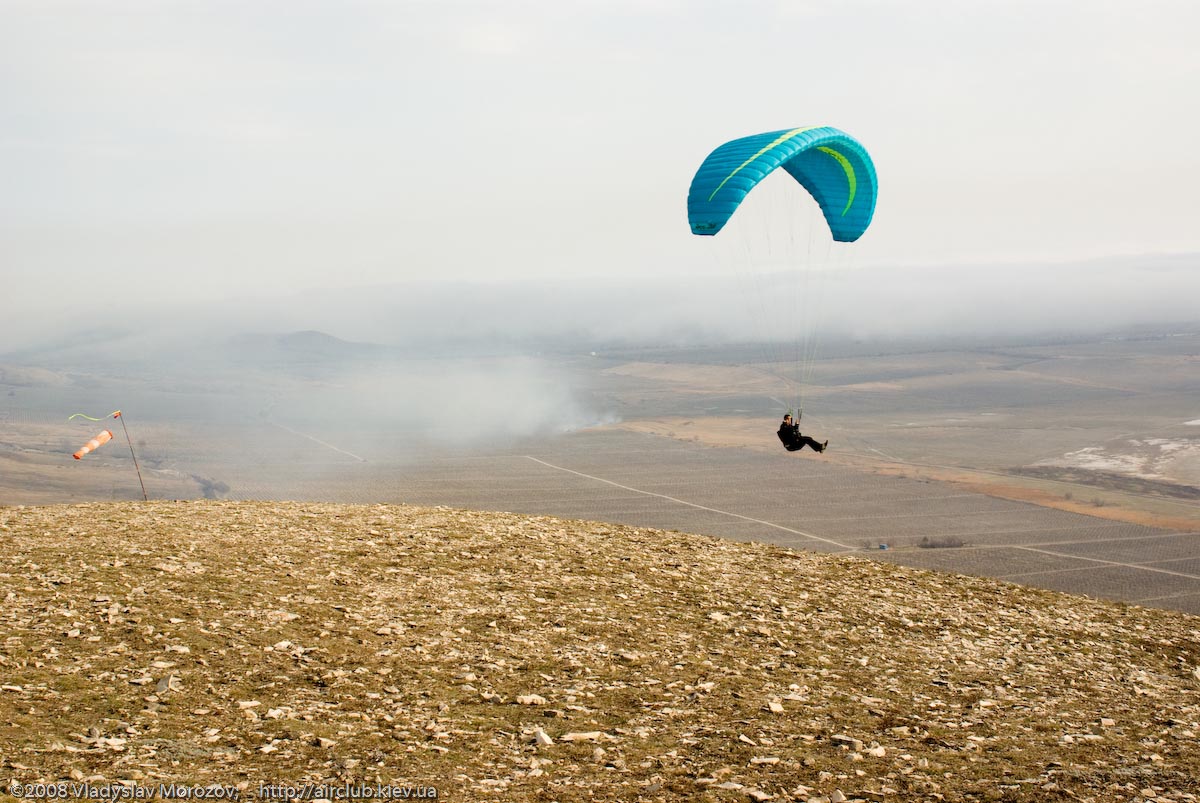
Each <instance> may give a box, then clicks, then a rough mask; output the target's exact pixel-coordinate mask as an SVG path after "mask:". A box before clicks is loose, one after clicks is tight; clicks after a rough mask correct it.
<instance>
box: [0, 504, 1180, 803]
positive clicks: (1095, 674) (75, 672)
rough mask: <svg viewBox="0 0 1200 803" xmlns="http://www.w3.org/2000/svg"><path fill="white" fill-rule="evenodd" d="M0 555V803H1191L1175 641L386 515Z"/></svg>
mask: <svg viewBox="0 0 1200 803" xmlns="http://www.w3.org/2000/svg"><path fill="white" fill-rule="evenodd" d="M0 547H2V554H0V599H3V606H2V608H0V634H2V636H3V643H2V644H0V677H2V678H3V680H2V683H3V687H2V690H0V756H2V759H0V760H2V761H3V764H2V765H0V777H2V778H4V779H5V783H6V785H7V784H8V783H9V781H8V779H11V781H15V782H20V783H22V784H35V787H34V789H35V791H36V790H37V787H36V784H37V783H38V782H62V783H64V784H67V785H68V786H64V787H59V788H61V789H67V791H68V792H69V793H71V796H80V794H81V793H82V792H86V791H87V790H92V792H91V793H92V794H93V796H95V794H96V790H101V792H103V791H104V790H106V789H108V788H109V787H107V786H106V785H107V784H117V783H119V784H123V786H124V788H125V789H126V790H127V793H128V794H135V793H139V794H144V793H146V790H150V791H153V792H156V793H158V794H159V796H161V790H160V788H159V786H158V785H159V784H173V783H176V784H185V785H188V786H192V785H202V786H206V787H208V786H211V787H213V788H214V789H219V790H220V791H221V792H223V793H224V792H225V791H226V790H229V794H236V795H238V796H240V797H241V798H243V799H245V798H267V797H271V796H272V795H275V796H276V797H278V796H279V794H280V793H281V790H280V789H279V788H278V787H276V786H272V785H284V786H287V787H290V788H292V789H296V790H299V789H307V790H308V791H309V792H310V793H315V794H316V795H317V796H322V795H323V796H325V797H327V798H332V797H336V796H337V795H338V794H345V793H346V790H349V791H351V792H353V791H356V790H363V789H366V790H369V791H374V790H376V789H377V785H379V784H383V785H386V786H387V789H385V790H384V792H385V793H390V794H392V795H393V796H399V795H401V794H402V793H406V794H408V795H409V796H410V797H420V796H431V795H433V794H435V793H436V795H437V796H438V797H440V798H441V799H445V800H472V801H473V800H506V801H523V800H533V801H583V800H611V801H634V800H645V801H658V800H662V801H676V800H711V801H724V800H730V801H733V800H738V801H744V800H751V801H765V800H778V801H791V800H800V801H834V803H836V801H841V800H854V799H861V800H872V801H880V800H896V801H910V800H946V801H957V800H1014V801H1015V800H1029V801H1035V800H1036V801H1047V800H1050V801H1052V800H1094V801H1117V800H1121V801H1149V800H1157V801H1168V800H1175V801H1193V800H1200V741H1198V734H1200V618H1196V617H1192V616H1188V615H1186V614H1181V613H1175V612H1170V611H1160V610H1151V609H1143V608H1138V607H1131V606H1126V605H1120V604H1113V603H1106V602H1100V601H1095V600H1091V599H1087V598H1083V597H1077V596H1070V595H1066V594H1058V593H1054V592H1049V591H1039V590H1035V589H1029V588H1022V587H1018V586H1015V585H1010V584H1005V583H1002V582H997V581H991V580H984V579H979V578H973V577H965V576H960V575H950V574H939V573H934V572H926V571H920V570H915V569H907V568H903V567H897V566H891V565H887V564H883V563H879V562H874V561H871V560H867V559H862V558H856V557H848V556H838V555H822V554H815V553H807V552H794V551H789V550H787V549H784V548H782V547H779V546H771V545H765V544H756V543H750V544H746V543H736V542H732V541H725V540H719V539H712V538H707V537H702V536H695V535H687V534H681V533H677V532H664V531H657V530H648V529H639V528H633V527H625V526H619V525H612V524H598V523H590V522H580V521H569V520H563V519H555V518H549V517H537V516H526V515H515V514H507V513H484V512H468V511H460V510H452V509H446V508H420V507H411V506H403V505H386V506H349V505H332V504H308V503H260V502H237V503H229V502H151V503H144V504H143V503H128V502H126V503H114V504H91V505H73V506H50V507H6V508H0ZM304 784H317V785H318V786H311V787H305V786H303V785H304ZM322 785H323V786H322ZM4 791H5V790H4V789H2V788H0V792H4ZM8 791H10V792H11V791H12V787H11V786H10V787H9V789H8ZM21 791H25V790H24V789H22V790H21Z"/></svg>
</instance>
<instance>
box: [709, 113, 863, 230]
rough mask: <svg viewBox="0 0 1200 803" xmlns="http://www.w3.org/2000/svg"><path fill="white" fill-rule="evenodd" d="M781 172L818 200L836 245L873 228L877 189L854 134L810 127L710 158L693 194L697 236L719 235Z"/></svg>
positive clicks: (736, 143) (732, 145)
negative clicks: (749, 198) (759, 187)
mask: <svg viewBox="0 0 1200 803" xmlns="http://www.w3.org/2000/svg"><path fill="white" fill-rule="evenodd" d="M779 167H782V168H783V169H784V170H786V171H787V173H788V174H789V175H791V177H792V178H794V179H795V180H796V181H797V182H798V183H799V184H800V185H801V186H802V187H804V189H805V190H807V191H808V193H809V194H810V195H812V197H813V198H814V199H815V200H816V202H817V204H818V205H819V206H820V207H821V213H822V214H823V215H824V217H825V222H826V223H827V224H828V225H829V231H830V233H831V234H832V235H833V239H834V240H836V241H838V242H854V241H855V240H857V239H858V238H859V237H861V236H862V234H863V232H865V231H866V230H867V227H868V226H869V225H871V217H872V215H873V214H874V213H875V195H876V188H877V180H876V176H875V166H874V164H873V163H872V162H871V157H870V156H869V155H868V154H867V151H866V149H865V148H864V147H863V146H862V145H861V144H860V143H859V142H858V141H857V140H855V139H854V138H853V137H851V136H850V135H849V134H846V133H845V132H842V131H839V130H838V129H836V128H832V127H830V126H810V127H807V128H792V129H788V130H785V131H772V132H768V133H766V134H755V135H753V136H749V137H742V138H741V139H735V140H733V141H731V142H726V143H725V144H724V145H722V146H720V147H719V148H717V149H716V150H715V151H713V152H712V153H710V154H709V155H708V158H706V159H705V160H704V162H703V164H701V165H700V169H699V170H697V171H696V175H695V177H693V179H692V185H691V189H690V190H689V191H688V223H689V224H690V225H691V228H692V233H693V234H699V235H715V234H717V233H718V232H719V231H720V230H721V229H722V228H723V227H724V226H725V224H726V222H728V220H729V218H730V217H731V216H732V215H733V213H734V212H735V211H737V208H738V206H739V205H740V204H741V203H742V200H743V199H744V198H745V197H746V195H747V194H748V193H749V192H750V191H751V190H753V189H754V188H755V187H756V186H757V185H758V183H759V182H760V181H762V180H763V179H764V178H766V177H767V176H768V175H769V174H770V173H771V172H772V171H774V170H775V169H777V168H779Z"/></svg>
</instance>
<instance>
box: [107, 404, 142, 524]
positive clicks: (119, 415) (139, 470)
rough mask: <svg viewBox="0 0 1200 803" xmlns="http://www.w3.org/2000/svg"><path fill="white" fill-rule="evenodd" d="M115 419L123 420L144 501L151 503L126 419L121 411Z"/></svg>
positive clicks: (114, 414) (122, 427)
mask: <svg viewBox="0 0 1200 803" xmlns="http://www.w3.org/2000/svg"><path fill="white" fill-rule="evenodd" d="M113 418H119V419H121V429H123V430H125V442H126V443H128V444H129V456H130V457H132V458H133V470H134V471H136V472H137V475H138V485H140V486H142V501H143V502H149V501H150V497H149V496H147V495H146V483H144V482H142V469H141V467H140V466H138V461H137V455H136V454H134V453H133V440H132V439H131V438H130V437H129V428H128V427H127V426H125V417H124V416H123V415H121V411H120V410H117V411H116V412H115V413H113Z"/></svg>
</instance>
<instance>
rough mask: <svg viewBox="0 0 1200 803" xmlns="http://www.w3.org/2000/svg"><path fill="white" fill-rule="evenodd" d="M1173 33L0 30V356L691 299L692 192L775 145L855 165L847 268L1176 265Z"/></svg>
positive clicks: (1116, 27)
mask: <svg viewBox="0 0 1200 803" xmlns="http://www.w3.org/2000/svg"><path fill="white" fill-rule="evenodd" d="M1198 31H1200V4H1196V3H1195V2H1192V0H1180V2H1170V1H1169V0H1161V1H1159V2H1141V3H1134V2H1130V1H1129V0H1123V1H1122V2H1112V1H1111V0H1038V2H1014V1H1012V0H1009V1H1008V2H968V1H967V0H945V1H944V2H941V1H924V2H922V1H920V0H908V1H906V2H886V1H885V0H876V2H867V1H866V0H861V1H855V0H849V1H847V2H799V1H798V2H743V1H741V0H739V1H738V2H732V1H730V2H683V1H682V0H680V1H679V2H670V1H669V0H633V1H631V2H572V1H571V0H528V1H526V2H521V1H520V0H505V1H504V2H482V1H480V0H475V1H473V2H451V1H449V0H428V1H427V2H420V1H401V0H397V1H396V2H332V1H331V2H296V1H295V0H288V1H287V2H284V1H283V0H280V1H279V2H217V1H216V0H208V1H207V2H169V1H168V0H154V1H153V2H129V1H128V0H106V2H80V3H68V2H54V0H29V2H23V1H19V0H0V279H2V280H3V282H4V288H5V291H4V300H3V301H0V305H2V306H3V308H6V309H7V312H8V314H6V315H3V316H0V341H5V340H9V341H13V340H16V339H19V335H20V333H21V332H20V331H19V330H18V329H17V327H28V326H31V325H33V322H35V320H44V319H45V318H46V315H48V314H50V313H51V312H53V313H54V314H58V315H66V316H71V315H72V314H74V313H75V312H77V311H78V312H80V314H82V313H83V311H84V310H85V309H86V308H87V307H88V306H90V305H94V304H103V305H119V304H120V300H121V298H136V299H138V300H139V301H141V302H143V303H144V302H146V301H154V300H158V299H161V300H163V301H164V302H172V303H174V302H178V301H180V300H182V299H187V298H195V299H197V300H200V301H204V302H206V303H216V302H219V301H220V300H221V299H233V298H244V297H246V296H260V295H264V294H270V293H272V292H274V291H276V290H279V291H280V292H281V293H283V292H298V291H308V290H312V289H313V288H321V287H330V288H334V287H337V288H344V287H348V286H355V285H363V286H370V285H378V284H384V283H390V282H400V281H407V280H413V279H422V280H428V279H445V278H470V279H477V278H485V277H486V278H494V279H497V280H508V279H531V278H534V279H535V278H537V277H544V276H559V277H562V276H571V277H574V276H578V277H587V276H593V275H602V274H603V275H611V276H617V277H626V278H628V279H630V280H636V277H639V276H645V275H647V274H655V275H658V276H672V275H678V276H688V275H694V274H695V273H696V272H702V271H714V270H717V269H718V268H716V267H714V265H713V262H712V261H711V260H708V259H704V258H703V255H702V254H700V253H699V251H698V248H702V247H703V242H702V241H703V240H704V239H705V238H696V237H693V236H692V235H691V234H690V233H689V230H688V226H687V221H686V214H685V208H684V206H685V199H686V195H687V187H688V183H689V182H690V180H691V176H692V173H693V172H694V170H695V168H696V167H697V166H698V165H699V163H700V161H701V160H702V159H703V158H704V156H705V155H706V154H707V153H708V152H709V151H710V150H711V149H712V148H714V147H715V146H716V145H718V144H720V143H721V142H723V141H725V140H728V139H731V138H734V137H737V136H742V135H745V134H749V133H755V132H759V131H766V130H774V129H782V128H790V127H794V126H799V125H805V124H828V125H834V126H837V127H840V128H842V129H844V130H846V131H848V132H850V133H851V134H853V135H854V136H856V137H857V138H859V139H860V140H861V141H862V142H863V143H864V144H865V145H866V146H867V148H868V149H869V150H870V152H871V153H872V155H873V157H874V159H875V162H876V166H877V168H878V172H879V176H880V196H879V204H878V207H877V210H876V217H875V222H874V224H873V226H872V227H871V229H870V231H868V233H867V235H866V236H865V237H864V238H863V239H862V240H861V241H860V242H859V243H858V244H856V251H855V260H856V262H857V263H859V264H861V265H866V266H898V267H899V268H900V269H903V268H904V266H914V265H931V264H932V265H948V264H963V263H965V264H973V265H980V266H985V265H994V264H997V263H1003V262H1009V261H1024V260H1029V261H1041V262H1044V261H1047V260H1049V261H1054V260H1076V259H1084V258H1091V257H1102V256H1109V255H1123V254H1163V253H1183V252H1200V225H1197V220H1198V219H1200V201H1197V198H1196V189H1195V188H1196V186H1197V185H1200V156H1198V155H1197V154H1200V149H1198V148H1197V147H1196V143H1197V142H1200V102H1198V101H1197V97H1198V92H1200V47H1197V45H1196V42H1195V36H1196V34H1197V32H1198ZM1115 292H1116V294H1117V295H1118V296H1119V293H1120V290H1119V289H1117V290H1116V291H1115ZM1164 292H1166V293H1170V289H1169V287H1168V288H1167V289H1166V290H1165V291H1164ZM1174 300H1175V301H1176V302H1178V299H1177V298H1176V299H1174ZM2 350H3V349H2V348H0V351H2Z"/></svg>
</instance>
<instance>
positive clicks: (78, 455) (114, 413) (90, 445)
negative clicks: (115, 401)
mask: <svg viewBox="0 0 1200 803" xmlns="http://www.w3.org/2000/svg"><path fill="white" fill-rule="evenodd" d="M72 418H86V419H87V420H88V421H103V420H104V418H120V419H121V429H123V430H125V442H126V443H128V444H129V456H130V457H132V458H133V470H134V471H136V472H137V477H138V485H140V486H142V500H143V501H146V502H149V501H150V497H149V496H147V495H146V483H145V482H143V481H142V469H141V466H139V465H138V461H137V455H136V454H134V452H133V439H131V438H130V437H129V427H127V426H125V418H124V416H122V415H121V411H120V410H113V411H112V412H111V413H109V414H108V415H106V416H105V417H104V418H92V417H91V416H90V415H84V414H83V413H75V414H74V415H73V416H71V417H70V418H68V419H67V420H68V421H70V420H71V419H72ZM105 435H107V436H108V437H104V436H105ZM111 437H112V433H111V432H109V431H108V430H104V432H101V433H100V434H99V435H97V436H96V440H93V441H92V442H90V443H88V444H87V445H86V446H84V447H83V448H82V449H80V450H79V451H78V452H76V453H75V459H76V460H78V459H79V458H81V457H83V456H84V455H85V454H87V453H88V452H90V451H92V450H93V449H97V448H99V447H100V445H101V444H105V443H108V439H109V438H111Z"/></svg>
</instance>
